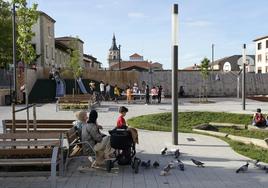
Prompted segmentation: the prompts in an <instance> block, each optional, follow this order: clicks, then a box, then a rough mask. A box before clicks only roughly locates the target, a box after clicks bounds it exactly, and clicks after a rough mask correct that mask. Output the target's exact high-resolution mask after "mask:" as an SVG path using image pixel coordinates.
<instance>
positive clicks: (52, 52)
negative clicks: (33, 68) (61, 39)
mask: <svg viewBox="0 0 268 188" xmlns="http://www.w3.org/2000/svg"><path fill="white" fill-rule="evenodd" d="M51 54H52V59H53V60H54V59H55V54H54V48H53V47H52V48H51Z"/></svg>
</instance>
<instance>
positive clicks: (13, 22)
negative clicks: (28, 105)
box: [12, 3, 17, 104]
mask: <svg viewBox="0 0 268 188" xmlns="http://www.w3.org/2000/svg"><path fill="white" fill-rule="evenodd" d="M12 28H13V30H12V31H13V32H12V38H13V82H14V84H13V86H14V87H13V92H14V93H13V101H14V103H15V104H16V103H17V74H16V69H17V67H16V6H15V3H13V5H12Z"/></svg>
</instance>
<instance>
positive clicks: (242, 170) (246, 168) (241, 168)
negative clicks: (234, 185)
mask: <svg viewBox="0 0 268 188" xmlns="http://www.w3.org/2000/svg"><path fill="white" fill-rule="evenodd" d="M248 165H249V163H248V162H247V163H246V164H245V165H243V166H241V167H240V168H238V169H237V170H236V173H239V172H246V171H247V170H248Z"/></svg>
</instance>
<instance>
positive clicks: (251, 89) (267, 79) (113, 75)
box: [43, 69, 268, 97]
mask: <svg viewBox="0 0 268 188" xmlns="http://www.w3.org/2000/svg"><path fill="white" fill-rule="evenodd" d="M43 73H44V74H43V78H48V70H46V69H45V70H44V71H43ZM62 75H63V78H64V79H71V78H72V76H71V74H70V73H66V72H65V73H64V74H62ZM216 77H219V80H216ZM83 78H84V79H91V80H96V81H101V80H103V81H104V82H105V83H110V84H111V85H115V84H117V85H118V86H119V87H122V88H125V87H126V85H129V84H130V85H133V83H135V82H136V83H138V85H139V86H142V83H146V84H148V85H149V86H150V87H152V86H154V85H155V86H157V85H162V87H163V89H164V90H163V91H164V93H165V95H170V94H171V70H163V71H155V72H152V73H149V72H138V71H110V70H106V71H104V70H101V71H96V70H85V72H84V74H83ZM241 79H242V77H241V75H240V76H239V87H240V95H241ZM206 82H207V91H208V96H215V97H216V96H217V97H229V96H230V97H231V96H232V97H235V96H237V72H228V73H223V72H218V71H214V72H213V73H210V75H209V77H208V79H207V81H206ZM267 83H268V74H255V73H248V74H247V75H246V92H247V94H248V95H262V94H263V95H267V94H268V87H267V86H268V84H267ZM202 85H203V80H202V76H201V74H200V72H199V71H178V88H179V87H180V86H183V87H184V91H185V94H186V95H187V96H193V97H198V96H200V94H201V86H202Z"/></svg>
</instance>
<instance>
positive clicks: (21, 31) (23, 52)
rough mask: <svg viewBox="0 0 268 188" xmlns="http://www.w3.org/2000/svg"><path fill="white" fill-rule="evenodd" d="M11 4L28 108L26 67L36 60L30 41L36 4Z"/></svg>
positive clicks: (21, 0)
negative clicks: (14, 12)
mask: <svg viewBox="0 0 268 188" xmlns="http://www.w3.org/2000/svg"><path fill="white" fill-rule="evenodd" d="M13 3H15V4H16V7H17V12H16V13H17V17H16V22H17V30H18V37H17V47H18V52H19V57H20V60H21V61H22V62H23V63H24V65H25V68H26V69H25V71H24V72H25V78H24V80H25V81H24V83H25V85H24V86H25V103H26V106H28V88H27V80H28V76H27V70H28V65H29V64H30V63H32V62H33V61H34V60H35V59H36V52H35V50H34V48H33V46H32V44H31V40H32V38H33V37H34V35H35V33H34V32H33V31H32V28H33V25H34V24H35V23H36V22H37V19H38V12H37V4H35V3H34V4H33V5H32V7H28V6H27V1H26V0H13ZM28 120H29V109H27V126H28V122H29V121H28Z"/></svg>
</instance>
